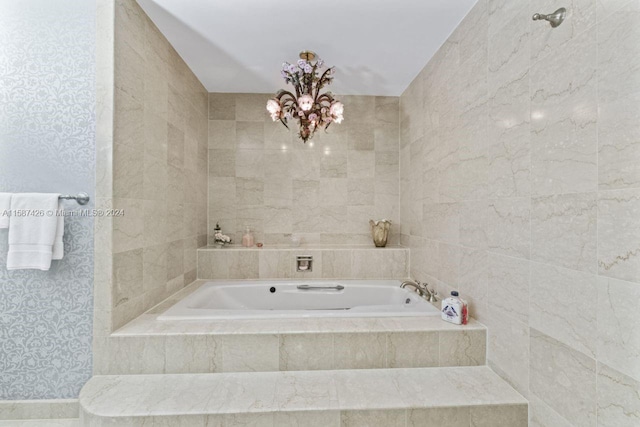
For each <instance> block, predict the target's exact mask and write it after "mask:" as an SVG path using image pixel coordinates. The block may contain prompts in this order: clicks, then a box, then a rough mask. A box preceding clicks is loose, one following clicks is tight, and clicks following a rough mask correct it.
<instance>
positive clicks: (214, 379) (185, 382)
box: [80, 366, 527, 427]
mask: <svg viewBox="0 0 640 427" xmlns="http://www.w3.org/2000/svg"><path fill="white" fill-rule="evenodd" d="M80 404H81V407H82V419H83V422H84V423H85V425H89V423H91V424H90V425H92V426H101V425H112V424H109V423H114V422H128V423H130V424H127V425H132V426H142V425H147V424H144V423H151V422H153V421H156V422H158V421H163V422H171V421H173V422H176V421H177V420H178V419H180V420H181V421H182V422H184V421H185V420H186V419H188V420H189V421H190V422H191V425H216V426H217V425H220V426H222V425H244V423H246V422H252V423H256V422H259V423H260V425H265V426H280V425H300V424H299V423H300V422H302V421H303V420H304V425H318V426H326V427H328V426H336V427H337V426H352V425H362V423H367V425H371V424H369V423H372V422H374V423H377V424H376V425H403V426H404V425H415V426H425V425H431V424H429V422H432V423H433V422H435V424H433V425H444V424H445V422H444V420H449V419H450V418H449V417H451V418H452V419H456V420H458V421H459V423H458V424H456V425H460V426H480V425H496V420H499V422H501V423H503V425H508V426H510V427H525V426H526V425H527V401H526V400H525V399H524V398H523V397H522V396H521V395H520V394H518V393H517V392H515V391H514V390H513V389H512V388H511V387H510V386H508V385H507V384H506V383H505V382H504V381H503V380H502V379H500V377H499V376H498V375H496V374H495V373H493V372H492V371H491V370H490V369H489V368H487V367H486V366H481V367H467V368H460V367H457V368H440V369H429V368H425V369H391V370H386V369H381V370H355V371H354V370H344V371H334V372H326V371H325V372H309V371H301V372H262V373H250V374H247V373H235V374H216V375H211V374H209V375H203V374H198V375H126V376H117V375H112V376H96V377H93V378H92V379H91V380H90V381H89V383H87V386H85V388H84V389H83V390H82V393H81V396H80ZM391 420H393V421H391ZM462 420H464V421H462Z"/></svg>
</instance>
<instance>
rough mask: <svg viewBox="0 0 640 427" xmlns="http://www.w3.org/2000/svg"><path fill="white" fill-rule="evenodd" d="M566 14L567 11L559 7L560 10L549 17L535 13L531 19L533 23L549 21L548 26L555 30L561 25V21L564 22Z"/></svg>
mask: <svg viewBox="0 0 640 427" xmlns="http://www.w3.org/2000/svg"><path fill="white" fill-rule="evenodd" d="M566 14H567V9H565V8H564V7H561V8H560V9H558V10H556V11H555V12H553V13H551V14H549V15H544V14H542V13H535V14H534V15H533V17H532V18H533V20H534V21H541V20H545V21H549V24H551V27H553V28H555V27H557V26H558V25H560V24H562V21H564V18H565V16H566Z"/></svg>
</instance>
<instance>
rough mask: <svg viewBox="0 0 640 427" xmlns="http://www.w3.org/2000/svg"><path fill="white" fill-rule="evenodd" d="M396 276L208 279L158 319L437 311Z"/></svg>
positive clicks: (422, 313)
mask: <svg viewBox="0 0 640 427" xmlns="http://www.w3.org/2000/svg"><path fill="white" fill-rule="evenodd" d="M400 283H401V282H400V281H399V280H243V281H210V282H207V283H205V284H203V285H202V286H201V287H200V288H199V289H197V290H196V291H194V292H193V293H192V294H190V295H188V296H186V297H185V298H184V299H182V300H181V301H179V302H177V303H176V304H175V305H173V306H172V307H171V308H169V309H168V310H167V311H165V312H164V313H162V314H161V315H160V316H159V317H158V320H207V319H269V318H280V319H282V318H306V317H395V316H402V317H404V316H437V315H439V313H440V312H439V311H438V310H437V309H436V308H435V307H434V306H433V305H431V304H430V303H429V302H427V301H426V300H424V299H423V298H421V297H419V296H418V295H417V294H416V293H415V292H413V291H412V290H410V289H402V288H400Z"/></svg>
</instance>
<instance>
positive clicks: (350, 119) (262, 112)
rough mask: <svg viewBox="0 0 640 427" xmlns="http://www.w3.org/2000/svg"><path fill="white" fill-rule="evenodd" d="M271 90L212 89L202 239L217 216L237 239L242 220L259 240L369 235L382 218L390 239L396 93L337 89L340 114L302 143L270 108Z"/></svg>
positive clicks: (394, 239)
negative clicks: (386, 221) (379, 94)
mask: <svg viewBox="0 0 640 427" xmlns="http://www.w3.org/2000/svg"><path fill="white" fill-rule="evenodd" d="M272 97H273V93H265V94H233V93H231V94H229V93H210V94H209V244H213V229H214V227H215V225H216V223H219V224H220V226H221V227H222V230H223V232H224V233H226V234H229V235H230V236H231V237H232V238H233V239H234V240H235V241H236V242H240V241H241V240H242V234H243V232H244V229H245V227H246V226H249V227H251V229H252V230H253V232H254V235H255V238H256V242H263V243H265V244H278V243H289V242H290V236H291V235H292V234H294V235H296V236H299V237H302V238H303V239H304V240H305V241H306V242H308V243H312V244H319V243H322V244H338V245H339V244H353V243H358V244H366V243H369V242H371V234H370V228H369V220H370V219H382V218H387V219H390V220H392V221H393V224H394V225H393V226H392V229H391V238H390V243H392V244H394V243H395V244H397V243H398V242H399V231H400V229H399V224H400V223H399V220H400V212H399V198H398V196H399V185H398V179H399V171H398V161H399V159H398V135H399V133H398V129H399V128H398V123H399V115H398V111H399V110H398V98H397V97H376V96H338V98H339V99H340V100H341V101H342V102H343V103H344V105H345V115H346V117H347V118H346V119H345V121H344V122H343V123H341V124H339V125H338V124H333V125H331V126H330V127H329V128H328V129H327V131H326V132H324V131H321V132H317V133H316V135H315V136H314V137H313V139H312V140H310V141H308V142H307V143H306V144H303V143H302V141H301V140H299V139H298V138H297V137H296V131H295V126H294V127H293V128H292V131H287V129H286V128H285V127H284V126H282V124H280V123H277V122H273V121H272V120H271V118H270V117H269V113H268V112H267V110H266V108H265V106H266V103H267V100H268V99H269V98H272ZM292 123H293V122H292Z"/></svg>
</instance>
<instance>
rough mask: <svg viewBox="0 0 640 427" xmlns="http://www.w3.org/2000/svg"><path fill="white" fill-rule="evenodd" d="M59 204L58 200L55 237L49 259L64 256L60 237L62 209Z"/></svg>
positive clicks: (61, 231) (62, 232) (62, 222)
mask: <svg viewBox="0 0 640 427" xmlns="http://www.w3.org/2000/svg"><path fill="white" fill-rule="evenodd" d="M61 205H62V203H60V201H58V216H57V217H56V219H57V220H58V223H57V224H56V237H55V239H54V240H53V249H52V256H51V259H62V257H63V256H64V244H63V243H62V238H63V237H64V215H63V214H64V211H63V210H62V206H61Z"/></svg>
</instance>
